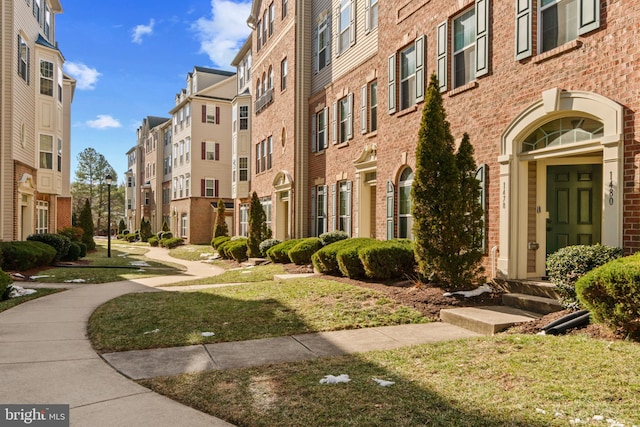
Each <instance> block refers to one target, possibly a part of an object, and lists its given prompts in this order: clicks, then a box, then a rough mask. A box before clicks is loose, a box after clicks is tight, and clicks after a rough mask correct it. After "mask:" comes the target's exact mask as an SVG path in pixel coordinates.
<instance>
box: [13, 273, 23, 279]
mask: <svg viewBox="0 0 640 427" xmlns="http://www.w3.org/2000/svg"><path fill="white" fill-rule="evenodd" d="M11 276H13V277H17V278H19V279H25V277H24V275H22V274H20V273H11Z"/></svg>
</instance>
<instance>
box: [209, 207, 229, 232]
mask: <svg viewBox="0 0 640 427" xmlns="http://www.w3.org/2000/svg"><path fill="white" fill-rule="evenodd" d="M224 211H225V207H224V202H223V201H222V199H218V214H217V215H216V226H215V228H214V230H213V237H214V238H215V237H219V236H228V235H229V226H227V222H226V221H225V217H224Z"/></svg>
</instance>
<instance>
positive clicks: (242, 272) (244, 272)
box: [240, 271, 251, 274]
mask: <svg viewBox="0 0 640 427" xmlns="http://www.w3.org/2000/svg"><path fill="white" fill-rule="evenodd" d="M249 273H251V272H250V271H241V272H240V274H249Z"/></svg>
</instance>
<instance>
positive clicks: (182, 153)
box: [180, 141, 184, 165]
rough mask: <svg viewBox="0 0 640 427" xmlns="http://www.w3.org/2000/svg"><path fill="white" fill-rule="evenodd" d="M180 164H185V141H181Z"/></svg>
mask: <svg viewBox="0 0 640 427" xmlns="http://www.w3.org/2000/svg"><path fill="white" fill-rule="evenodd" d="M180 164H181V165H183V164H184V141H180Z"/></svg>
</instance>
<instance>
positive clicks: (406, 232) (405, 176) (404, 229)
mask: <svg viewBox="0 0 640 427" xmlns="http://www.w3.org/2000/svg"><path fill="white" fill-rule="evenodd" d="M412 184H413V171H412V170H411V168H405V169H404V170H403V171H402V174H401V175H400V182H399V184H398V238H400V239H413V230H412V229H413V216H412V215H411V185H412Z"/></svg>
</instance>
